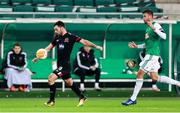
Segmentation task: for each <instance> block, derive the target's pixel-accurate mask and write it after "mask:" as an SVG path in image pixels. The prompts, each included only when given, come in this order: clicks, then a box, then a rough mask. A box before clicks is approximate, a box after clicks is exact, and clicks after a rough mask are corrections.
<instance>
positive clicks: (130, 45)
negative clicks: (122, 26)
mask: <svg viewBox="0 0 180 113" xmlns="http://www.w3.org/2000/svg"><path fill="white" fill-rule="evenodd" d="M128 46H129V47H130V48H137V47H138V46H137V44H136V43H134V42H129V44H128Z"/></svg>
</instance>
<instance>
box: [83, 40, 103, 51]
mask: <svg viewBox="0 0 180 113" xmlns="http://www.w3.org/2000/svg"><path fill="white" fill-rule="evenodd" d="M80 42H81V43H82V44H84V45H85V46H90V47H94V48H96V49H99V50H100V51H102V50H103V48H102V47H101V46H98V45H96V44H94V43H92V42H90V41H88V40H85V39H81V40H80Z"/></svg>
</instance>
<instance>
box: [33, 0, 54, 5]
mask: <svg viewBox="0 0 180 113" xmlns="http://www.w3.org/2000/svg"><path fill="white" fill-rule="evenodd" d="M32 3H33V4H45V5H49V4H51V0H32Z"/></svg>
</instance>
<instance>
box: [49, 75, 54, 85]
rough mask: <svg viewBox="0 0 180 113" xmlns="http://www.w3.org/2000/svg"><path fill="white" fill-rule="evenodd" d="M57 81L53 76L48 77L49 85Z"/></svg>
mask: <svg viewBox="0 0 180 113" xmlns="http://www.w3.org/2000/svg"><path fill="white" fill-rule="evenodd" d="M54 83H55V81H54V80H53V79H52V77H51V76H50V77H49V78H48V84H49V85H53V84H54Z"/></svg>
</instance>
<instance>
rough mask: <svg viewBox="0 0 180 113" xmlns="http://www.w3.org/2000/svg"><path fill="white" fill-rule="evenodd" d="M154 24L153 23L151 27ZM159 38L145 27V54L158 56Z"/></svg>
mask: <svg viewBox="0 0 180 113" xmlns="http://www.w3.org/2000/svg"><path fill="white" fill-rule="evenodd" d="M154 24H155V22H153V25H154ZM159 44H160V37H159V35H158V34H157V33H155V31H154V30H153V29H152V28H151V27H149V26H147V28H146V34H145V46H146V54H150V55H156V56H160V48H159Z"/></svg>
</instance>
